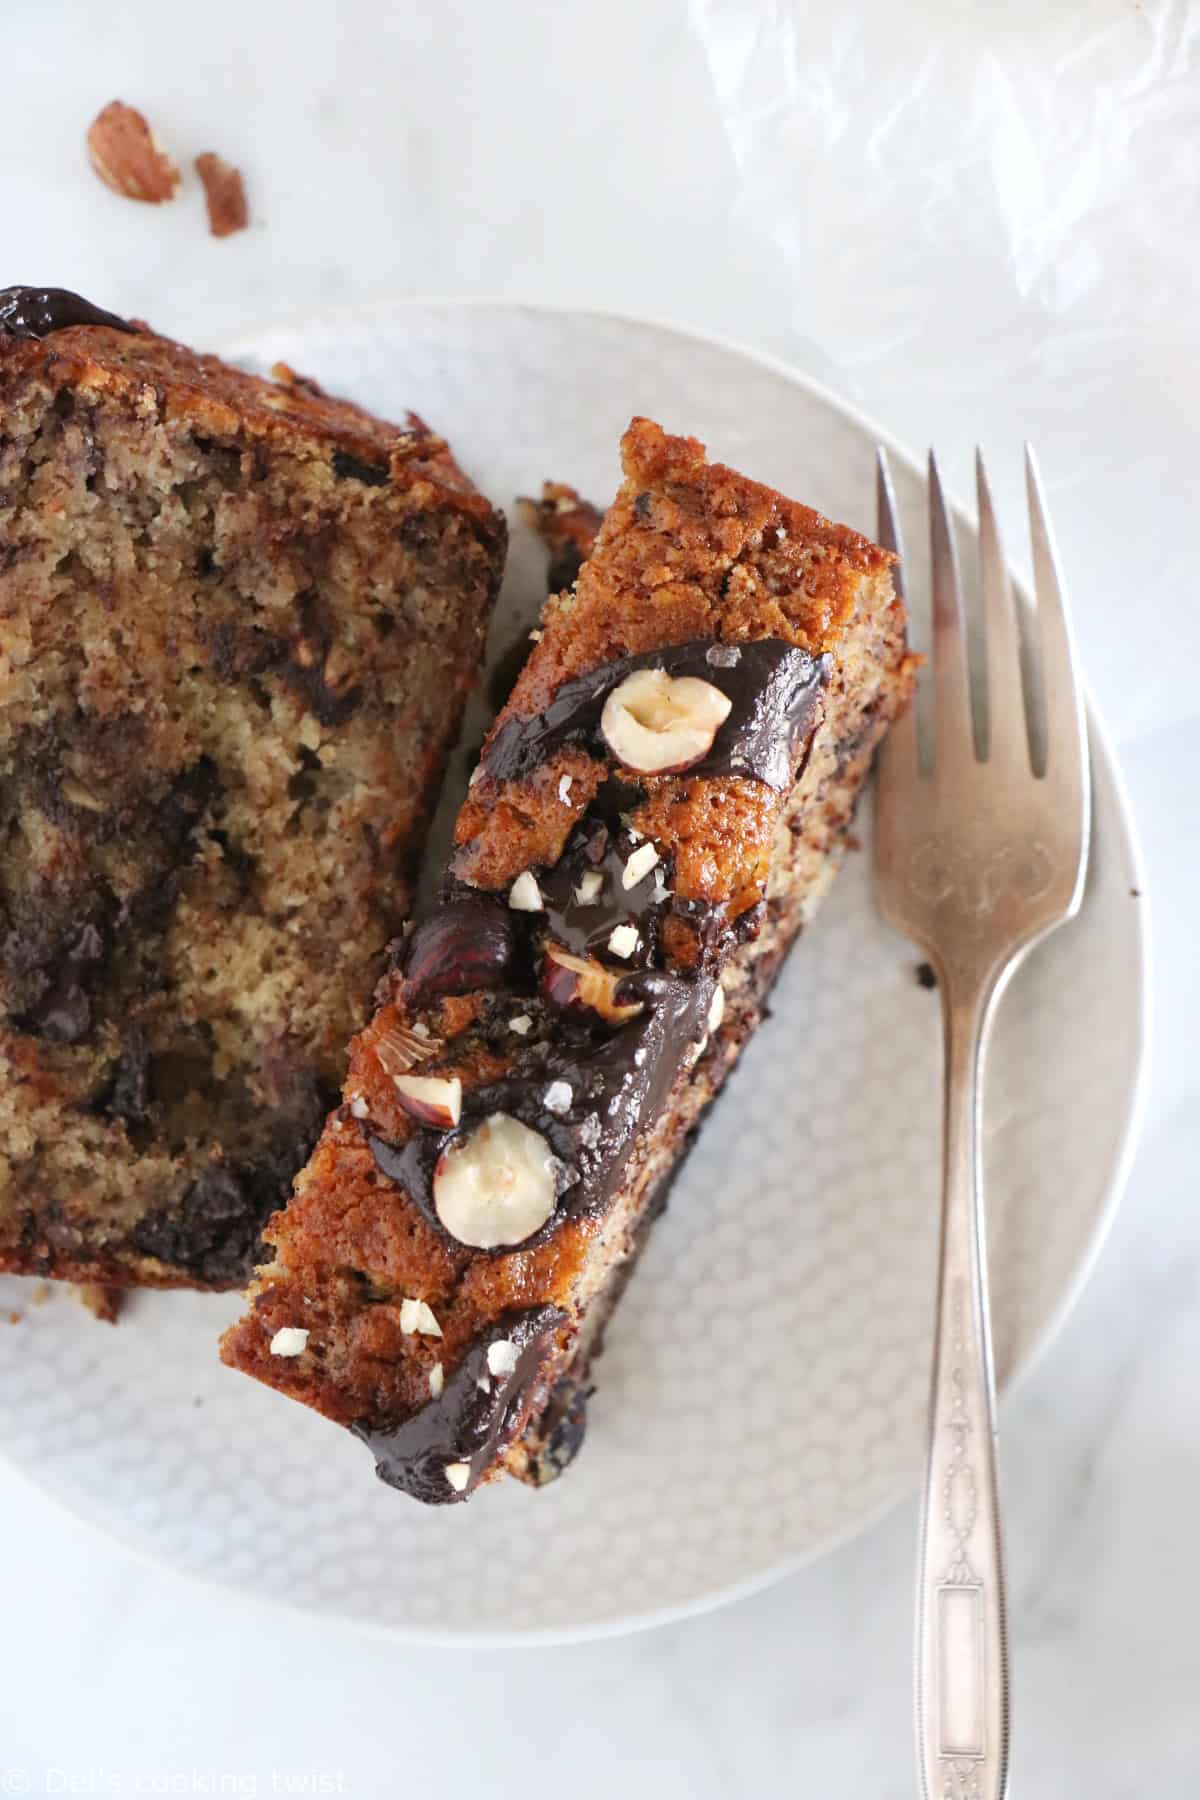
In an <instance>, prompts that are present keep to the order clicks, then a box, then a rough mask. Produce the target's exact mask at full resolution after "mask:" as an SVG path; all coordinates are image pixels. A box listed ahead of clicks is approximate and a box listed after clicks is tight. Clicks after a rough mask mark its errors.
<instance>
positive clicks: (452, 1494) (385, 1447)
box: [350, 1306, 567, 1506]
mask: <svg viewBox="0 0 1200 1800" xmlns="http://www.w3.org/2000/svg"><path fill="white" fill-rule="evenodd" d="M566 1322H567V1319H566V1314H565V1313H562V1312H559V1310H558V1308H557V1307H554V1306H534V1307H529V1308H527V1309H526V1310H525V1311H524V1312H510V1313H506V1314H505V1315H504V1316H503V1318H500V1319H498V1320H496V1322H495V1324H494V1325H491V1326H489V1328H488V1330H487V1331H485V1332H482V1333H481V1334H480V1335H479V1336H478V1337H477V1338H476V1339H475V1340H474V1342H473V1343H472V1345H471V1347H470V1349H469V1350H468V1351H467V1353H466V1355H465V1356H464V1357H463V1359H462V1361H461V1362H460V1363H459V1365H458V1367H457V1368H456V1369H455V1370H454V1373H453V1374H452V1375H450V1376H448V1377H447V1380H446V1385H445V1387H444V1388H443V1389H442V1391H441V1393H440V1394H439V1395H438V1397H437V1398H436V1400H430V1401H428V1402H427V1403H426V1405H424V1406H423V1407H422V1408H421V1410H420V1411H419V1412H416V1413H413V1414H412V1416H411V1417H410V1418H408V1419H405V1420H404V1422H403V1424H401V1425H397V1426H396V1427H395V1428H394V1429H393V1430H391V1431H374V1430H372V1429H371V1427H370V1426H369V1425H366V1424H362V1423H360V1424H356V1425H352V1426H351V1428H350V1429H351V1430H352V1431H353V1433H354V1435H355V1437H357V1438H361V1439H362V1441H363V1443H364V1444H366V1446H367V1448H368V1449H369V1450H370V1451H371V1453H372V1455H373V1456H374V1458H375V1473H376V1474H377V1475H378V1477H379V1479H380V1480H381V1481H386V1482H387V1484H388V1486H389V1487H394V1488H399V1489H400V1490H401V1491H402V1492H403V1493H405V1494H411V1495H412V1497H413V1498H414V1500H423V1501H424V1502H425V1504H426V1505H427V1506H442V1505H449V1504H450V1503H452V1502H453V1501H456V1500H465V1499H467V1498H468V1496H469V1495H470V1493H471V1491H472V1489H473V1488H475V1487H476V1486H478V1484H479V1481H480V1479H481V1477H482V1476H483V1475H485V1474H486V1473H487V1471H488V1469H489V1468H490V1467H491V1465H492V1464H493V1463H494V1461H495V1460H496V1457H497V1456H498V1455H499V1453H500V1451H501V1450H503V1449H504V1448H505V1447H506V1446H507V1445H508V1444H510V1443H511V1442H512V1440H513V1438H514V1437H515V1436H516V1434H517V1428H518V1426H519V1425H520V1423H521V1420H522V1418H523V1417H524V1416H525V1415H526V1414H527V1413H528V1411H529V1410H530V1405H531V1402H535V1401H536V1400H537V1399H538V1396H537V1394H536V1393H535V1391H534V1390H535V1388H536V1385H537V1382H538V1380H539V1378H540V1376H541V1372H542V1366H543V1364H544V1362H545V1360H546V1355H547V1352H548V1350H549V1348H550V1344H549V1340H550V1339H551V1338H552V1337H553V1335H554V1333H555V1332H556V1331H557V1330H558V1329H559V1327H560V1326H562V1325H565V1324H566ZM504 1339H507V1340H508V1341H509V1342H510V1343H512V1344H514V1345H515V1346H516V1349H517V1363H516V1367H515V1368H514V1369H513V1371H512V1373H511V1374H510V1375H500V1376H497V1375H492V1374H491V1373H490V1371H489V1369H488V1350H489V1349H490V1348H491V1346H492V1345H493V1344H495V1343H499V1342H500V1341H502V1340H504ZM456 1463H466V1465H467V1470H468V1473H467V1479H466V1481H465V1483H464V1485H463V1486H462V1487H461V1488H458V1487H455V1486H454V1485H453V1484H452V1483H451V1481H450V1480H449V1478H448V1477H447V1474H446V1469H447V1467H453V1465H455V1464H456Z"/></svg>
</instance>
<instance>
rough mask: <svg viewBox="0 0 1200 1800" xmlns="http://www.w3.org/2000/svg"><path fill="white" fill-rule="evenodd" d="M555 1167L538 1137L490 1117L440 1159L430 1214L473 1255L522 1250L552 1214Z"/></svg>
mask: <svg viewBox="0 0 1200 1800" xmlns="http://www.w3.org/2000/svg"><path fill="white" fill-rule="evenodd" d="M554 1164H555V1158H554V1152H553V1151H552V1150H551V1148H550V1146H549V1144H548V1143H547V1142H546V1140H545V1138H544V1137H542V1136H541V1135H540V1134H539V1133H538V1132H536V1131H532V1130H531V1129H530V1127H529V1126H528V1125H523V1124H522V1123H521V1121H520V1119H514V1118H513V1117H512V1116H511V1115H510V1114H509V1113H502V1112H496V1113H492V1114H490V1115H489V1117H488V1118H486V1119H485V1120H484V1121H483V1123H482V1125H477V1126H476V1128H475V1130H474V1131H472V1132H471V1134H470V1136H469V1137H466V1138H464V1139H463V1140H462V1142H461V1143H458V1144H451V1145H450V1147H449V1149H448V1150H446V1151H444V1152H443V1153H442V1155H441V1157H440V1158H439V1159H438V1165H437V1168H436V1169H435V1170H434V1173H433V1204H434V1209H435V1211H436V1213H437V1216H438V1218H439V1219H440V1220H441V1221H442V1224H443V1225H444V1226H445V1227H446V1230H447V1231H448V1232H449V1233H450V1236H451V1237H453V1238H457V1239H458V1242H459V1243H460V1244H467V1245H469V1246H470V1248H471V1249H473V1250H495V1249H498V1248H500V1247H501V1246H508V1245H511V1244H522V1243H524V1241H525V1239H526V1238H530V1237H532V1236H533V1234H534V1232H535V1231H540V1230H541V1228H542V1226H543V1225H544V1224H545V1223H546V1220H547V1219H548V1218H549V1217H550V1215H551V1213H552V1212H553V1211H554V1202H555V1199H556V1198H557V1193H558V1189H557V1184H556V1182H555V1179H554Z"/></svg>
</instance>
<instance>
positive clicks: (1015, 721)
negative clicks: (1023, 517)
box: [975, 449, 1029, 774]
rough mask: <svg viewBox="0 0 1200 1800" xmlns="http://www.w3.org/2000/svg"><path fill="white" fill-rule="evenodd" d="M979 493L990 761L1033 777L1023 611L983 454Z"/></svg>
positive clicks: (977, 468) (978, 454)
mask: <svg viewBox="0 0 1200 1800" xmlns="http://www.w3.org/2000/svg"><path fill="white" fill-rule="evenodd" d="M975 491H976V494H977V496H978V503H979V575H980V587H981V589H982V594H983V620H984V630H985V634H986V642H987V689H988V759H989V761H1001V762H1003V763H1006V764H1007V765H1008V766H1009V768H1010V769H1013V770H1014V771H1016V770H1020V771H1022V772H1024V773H1026V774H1028V772H1029V735H1028V732H1027V730H1026V725H1025V700H1024V695H1023V693H1022V688H1021V643H1020V638H1019V635H1018V632H1017V610H1016V607H1015V605H1014V604H1013V593H1012V587H1011V585H1010V583H1009V579H1008V568H1007V565H1006V564H1005V561H1004V550H1003V548H1002V546H1001V543H1000V530H999V527H998V526H997V524H996V509H995V507H994V506H993V505H992V492H991V489H990V487H989V486H988V478H987V473H986V471H985V469H984V466H983V452H982V451H981V450H978V449H977V450H976V451H975Z"/></svg>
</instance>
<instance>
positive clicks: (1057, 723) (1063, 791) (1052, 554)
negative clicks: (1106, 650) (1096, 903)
mask: <svg viewBox="0 0 1200 1800" xmlns="http://www.w3.org/2000/svg"><path fill="white" fill-rule="evenodd" d="M1025 483H1026V487H1027V489H1028V494H1029V532H1030V538H1031V540H1032V544H1033V582H1034V591H1035V593H1036V595H1037V607H1038V622H1039V627H1040V635H1041V650H1042V706H1043V710H1044V713H1045V719H1046V770H1045V779H1046V780H1047V781H1048V782H1050V783H1052V784H1053V786H1054V790H1055V809H1056V811H1057V812H1058V813H1059V815H1060V817H1061V819H1062V821H1063V823H1064V824H1065V823H1066V822H1067V821H1068V820H1075V821H1077V830H1078V842H1079V859H1080V862H1079V884H1078V887H1077V890H1076V896H1075V904H1078V900H1079V895H1080V892H1081V891H1082V885H1083V872H1084V866H1085V863H1086V860H1087V837H1088V823H1089V818H1090V794H1091V790H1090V778H1089V770H1088V747H1087V723H1086V720H1085V717H1084V711H1083V695H1082V692H1081V690H1080V685H1079V678H1078V674H1077V672H1076V658H1075V644H1074V637H1073V634H1072V631H1071V619H1070V614H1069V612H1068V610H1067V597H1066V593H1065V591H1064V588H1063V581H1062V575H1061V573H1060V571H1059V565H1058V552H1057V550H1056V549H1055V546H1054V536H1053V533H1052V532H1051V530H1050V520H1049V517H1048V515H1047V512H1046V501H1045V496H1044V494H1043V491H1042V480H1041V476H1040V475H1039V473H1038V467H1037V463H1036V461H1035V459H1034V454H1033V449H1032V447H1031V446H1030V445H1029V444H1026V446H1025Z"/></svg>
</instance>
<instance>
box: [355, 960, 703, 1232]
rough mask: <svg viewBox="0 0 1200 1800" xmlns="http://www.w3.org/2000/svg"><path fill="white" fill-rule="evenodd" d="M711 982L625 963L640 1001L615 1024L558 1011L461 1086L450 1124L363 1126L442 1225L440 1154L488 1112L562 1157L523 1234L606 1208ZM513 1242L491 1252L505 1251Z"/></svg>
mask: <svg viewBox="0 0 1200 1800" xmlns="http://www.w3.org/2000/svg"><path fill="white" fill-rule="evenodd" d="M715 987H716V977H715V975H713V974H711V973H700V974H693V975H669V974H665V973H662V972H660V971H657V970H645V971H637V972H635V973H632V974H631V975H630V976H629V977H628V979H627V980H626V981H625V982H624V983H623V985H622V990H621V998H622V999H625V998H626V997H628V998H629V1000H630V1001H633V1000H640V1001H641V1002H642V1005H643V1011H642V1012H641V1013H639V1014H638V1016H637V1017H636V1018H635V1019H631V1020H629V1021H628V1023H626V1024H624V1025H621V1026H618V1027H617V1028H616V1029H615V1030H612V1029H609V1028H608V1027H606V1026H604V1025H602V1024H601V1023H600V1022H599V1021H597V1023H596V1025H595V1026H590V1025H587V1024H585V1023H581V1022H579V1021H577V1020H576V1019H573V1018H568V1017H567V1016H566V1015H563V1016H562V1017H561V1019H556V1021H555V1035H554V1038H553V1039H552V1040H549V1041H543V1042H540V1043H535V1044H532V1045H531V1046H530V1047H529V1048H528V1049H527V1050H523V1051H521V1052H520V1054H519V1055H518V1057H517V1060H516V1061H515V1062H514V1064H513V1066H512V1068H511V1070H510V1071H509V1073H508V1074H507V1075H506V1076H504V1078H503V1079H502V1080H500V1081H495V1082H491V1083H489V1084H488V1086H486V1087H478V1088H473V1089H472V1090H471V1092H470V1093H469V1094H466V1095H464V1097H463V1106H462V1117H461V1119H460V1121H459V1124H458V1126H457V1127H456V1129H455V1130H454V1131H447V1132H435V1131H419V1132H416V1133H414V1135H413V1136H412V1137H411V1138H409V1139H408V1141H407V1143H405V1144H401V1145H395V1144H390V1143H388V1141H387V1139H386V1138H381V1137H378V1136H375V1135H369V1136H368V1138H367V1143H368V1146H369V1148H370V1151H371V1155H372V1156H373V1157H374V1159H375V1164H376V1166H377V1168H378V1169H379V1170H380V1172H381V1173H382V1174H384V1175H386V1176H387V1177H388V1179H389V1180H391V1181H396V1182H399V1184H400V1185H401V1186H402V1187H403V1188H404V1189H405V1190H406V1191H407V1193H408V1194H409V1195H410V1196H411V1198H412V1200H413V1202H414V1204H415V1205H417V1206H418V1207H419V1208H420V1209H421V1212H422V1213H423V1214H424V1215H425V1217H426V1218H427V1219H428V1220H429V1222H430V1224H431V1225H433V1226H434V1227H435V1229H436V1230H438V1231H443V1230H444V1227H443V1225H442V1223H441V1221H440V1219H439V1218H438V1215H437V1212H436V1209H435V1207H434V1201H433V1177H434V1171H435V1169H436V1168H437V1165H438V1161H439V1160H440V1158H441V1156H442V1155H443V1153H444V1152H445V1151H446V1150H448V1149H449V1148H450V1147H451V1145H453V1144H458V1143H461V1142H462V1141H463V1140H464V1139H465V1138H467V1137H469V1136H470V1134H471V1133H472V1131H474V1130H475V1129H476V1127H477V1126H479V1125H481V1124H482V1123H483V1121H484V1120H485V1119H487V1118H490V1117H491V1115H492V1114H493V1113H508V1114H509V1115H510V1116H511V1117H512V1118H514V1119H520V1121H521V1123H522V1124H523V1125H528V1126H529V1128H530V1130H531V1131H536V1132H538V1133H539V1134H540V1135H541V1136H542V1137H543V1138H545V1140H546V1142H547V1143H548V1144H549V1146H550V1148H551V1150H552V1151H553V1152H554V1155H555V1156H556V1158H557V1159H558V1162H559V1165H560V1172H559V1178H558V1204H557V1206H556V1208H555V1211H554V1214H553V1216H552V1217H551V1218H550V1220H549V1221H548V1223H547V1224H546V1225H544V1226H543V1228H542V1230H541V1231H540V1232H538V1233H537V1234H536V1236H535V1237H533V1238H529V1239H527V1240H526V1244H531V1243H539V1242H541V1241H543V1240H544V1239H545V1238H547V1237H549V1236H550V1235H551V1234H552V1233H553V1232H554V1230H555V1228H556V1227H557V1225H558V1224H559V1223H560V1222H561V1221H562V1220H563V1219H565V1218H574V1217H576V1216H577V1215H578V1214H580V1213H584V1212H592V1213H599V1212H603V1211H604V1209H605V1207H606V1206H607V1205H608V1204H609V1203H610V1201H611V1200H612V1197H613V1194H614V1193H615V1192H616V1189H617V1188H618V1187H619V1186H620V1181H621V1176H622V1173H623V1171H624V1167H625V1161H626V1158H627V1157H628V1155H629V1152H630V1150H631V1149H632V1148H633V1144H634V1142H635V1140H636V1138H637V1136H638V1133H639V1132H640V1131H641V1130H642V1129H643V1128H644V1127H645V1126H646V1125H647V1124H649V1122H650V1121H651V1120H652V1119H653V1118H654V1116H655V1114H656V1113H657V1112H658V1111H659V1109H660V1108H661V1107H662V1105H663V1103H664V1101H665V1100H666V1097H667V1094H668V1092H669V1091H670V1088H671V1084H672V1082H673V1081H674V1079H675V1076H676V1074H677V1073H678V1071H679V1068H680V1066H681V1064H682V1063H683V1062H684V1060H685V1058H686V1056H687V1053H688V1050H689V1047H691V1048H693V1049H694V1048H695V1047H698V1046H699V1044H700V1043H701V1042H702V1040H703V1038H704V1035H705V1032H706V1031H707V1028H708V1013H709V1008H710V1006H711V1005H712V997H713V990H714V988H715ZM562 1083H565V1084H566V1086H567V1088H569V1090H570V1098H569V1101H567V1103H566V1104H564V1105H562V1106H558V1105H555V1106H554V1107H551V1106H548V1105H547V1104H546V1096H547V1094H548V1093H549V1092H550V1090H551V1089H552V1088H555V1087H556V1084H562ZM558 1097H559V1096H558V1093H557V1092H556V1094H555V1098H556V1100H557V1099H558ZM514 1247H515V1246H513V1245H504V1246H501V1247H500V1248H498V1249H497V1250H495V1251H493V1252H491V1253H490V1254H493V1255H497V1256H502V1255H504V1254H506V1252H507V1251H508V1250H511V1249H513V1248H514Z"/></svg>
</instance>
